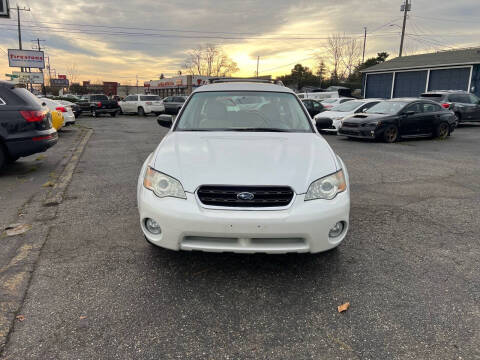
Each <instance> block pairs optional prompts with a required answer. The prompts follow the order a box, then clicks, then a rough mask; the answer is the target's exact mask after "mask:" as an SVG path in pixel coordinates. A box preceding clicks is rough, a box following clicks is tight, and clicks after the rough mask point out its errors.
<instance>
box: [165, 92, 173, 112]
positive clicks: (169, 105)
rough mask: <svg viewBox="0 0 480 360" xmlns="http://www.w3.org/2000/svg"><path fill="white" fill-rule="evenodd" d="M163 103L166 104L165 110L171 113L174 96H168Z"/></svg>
mask: <svg viewBox="0 0 480 360" xmlns="http://www.w3.org/2000/svg"><path fill="white" fill-rule="evenodd" d="M163 105H165V112H166V113H167V114H169V113H170V111H172V97H171V96H167V97H166V98H165V99H163Z"/></svg>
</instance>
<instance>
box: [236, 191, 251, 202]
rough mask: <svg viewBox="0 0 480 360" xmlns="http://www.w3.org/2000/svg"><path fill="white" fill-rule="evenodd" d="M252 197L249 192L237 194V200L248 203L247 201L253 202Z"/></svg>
mask: <svg viewBox="0 0 480 360" xmlns="http://www.w3.org/2000/svg"><path fill="white" fill-rule="evenodd" d="M254 197H255V195H253V194H252V193H251V192H241V193H238V194H237V199H238V200H245V201H248V200H253V198H254Z"/></svg>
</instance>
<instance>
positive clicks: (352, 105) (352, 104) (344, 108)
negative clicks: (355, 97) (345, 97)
mask: <svg viewBox="0 0 480 360" xmlns="http://www.w3.org/2000/svg"><path fill="white" fill-rule="evenodd" d="M364 104H365V102H364V101H347V102H344V103H343V104H340V105H337V106H334V107H333V108H332V109H331V111H339V112H348V111H354V110H355V109H357V108H358V107H360V106H362V105H364Z"/></svg>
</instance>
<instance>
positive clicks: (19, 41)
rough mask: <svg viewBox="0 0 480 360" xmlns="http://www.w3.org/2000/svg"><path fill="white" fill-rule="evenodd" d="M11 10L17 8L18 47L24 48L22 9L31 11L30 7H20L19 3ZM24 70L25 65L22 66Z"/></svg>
mask: <svg viewBox="0 0 480 360" xmlns="http://www.w3.org/2000/svg"><path fill="white" fill-rule="evenodd" d="M10 10H17V26H18V48H19V49H20V50H22V28H21V26H20V11H30V8H28V9H27V8H26V7H23V8H21V9H20V6H19V5H18V4H17V7H15V8H10ZM20 69H21V72H23V67H21V68H20Z"/></svg>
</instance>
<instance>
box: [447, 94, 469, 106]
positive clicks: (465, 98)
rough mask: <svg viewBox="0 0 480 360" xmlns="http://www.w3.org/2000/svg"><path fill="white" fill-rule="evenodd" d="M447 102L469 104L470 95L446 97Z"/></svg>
mask: <svg viewBox="0 0 480 360" xmlns="http://www.w3.org/2000/svg"><path fill="white" fill-rule="evenodd" d="M448 100H450V101H451V102H458V103H463V104H471V103H472V102H471V100H470V95H468V94H451V95H448Z"/></svg>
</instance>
